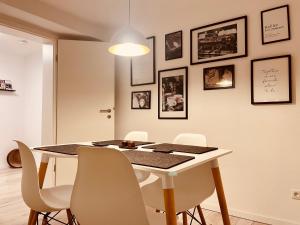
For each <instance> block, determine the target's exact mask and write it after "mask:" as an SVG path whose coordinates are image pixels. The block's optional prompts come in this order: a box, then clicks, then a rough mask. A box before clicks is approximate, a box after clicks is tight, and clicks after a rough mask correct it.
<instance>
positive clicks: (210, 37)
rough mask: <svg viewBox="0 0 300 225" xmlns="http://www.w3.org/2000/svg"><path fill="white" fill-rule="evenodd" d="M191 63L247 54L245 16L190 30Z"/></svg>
mask: <svg viewBox="0 0 300 225" xmlns="http://www.w3.org/2000/svg"><path fill="white" fill-rule="evenodd" d="M190 39H191V40H190V45H191V46H190V47H191V52H190V54H191V55H190V60H191V65H194V64H200V63H208V62H215V61H220V60H226V59H233V58H239V57H245V56H247V16H243V17H238V18H234V19H230V20H226V21H222V22H219V23H214V24H210V25H206V26H203V27H198V28H194V29H192V30H191V31H190Z"/></svg>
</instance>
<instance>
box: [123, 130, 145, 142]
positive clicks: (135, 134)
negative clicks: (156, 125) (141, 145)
mask: <svg viewBox="0 0 300 225" xmlns="http://www.w3.org/2000/svg"><path fill="white" fill-rule="evenodd" d="M124 139H125V140H129V141H148V133H147V132H145V131H131V132H129V133H128V134H126V136H125V138H124Z"/></svg>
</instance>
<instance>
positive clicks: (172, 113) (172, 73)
mask: <svg viewBox="0 0 300 225" xmlns="http://www.w3.org/2000/svg"><path fill="white" fill-rule="evenodd" d="M179 75H183V77H184V78H183V94H184V96H183V97H184V104H183V111H179V112H178V111H168V112H164V111H162V103H163V101H162V97H163V95H162V79H163V78H164V77H173V76H179ZM186 76H187V74H186V70H185V69H178V70H170V71H163V72H161V73H160V77H159V85H160V87H159V92H160V93H159V98H160V100H159V104H160V105H159V115H160V117H162V118H163V117H165V118H170V117H182V118H184V117H186V115H187V114H186V107H187V90H186V88H187V87H186V86H187V85H186Z"/></svg>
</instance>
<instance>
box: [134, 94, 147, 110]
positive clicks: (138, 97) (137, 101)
mask: <svg viewBox="0 0 300 225" xmlns="http://www.w3.org/2000/svg"><path fill="white" fill-rule="evenodd" d="M131 109H151V91H133V92H131Z"/></svg>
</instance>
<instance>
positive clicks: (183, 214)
mask: <svg viewBox="0 0 300 225" xmlns="http://www.w3.org/2000/svg"><path fill="white" fill-rule="evenodd" d="M182 221H183V225H188V221H187V213H186V212H182Z"/></svg>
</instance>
